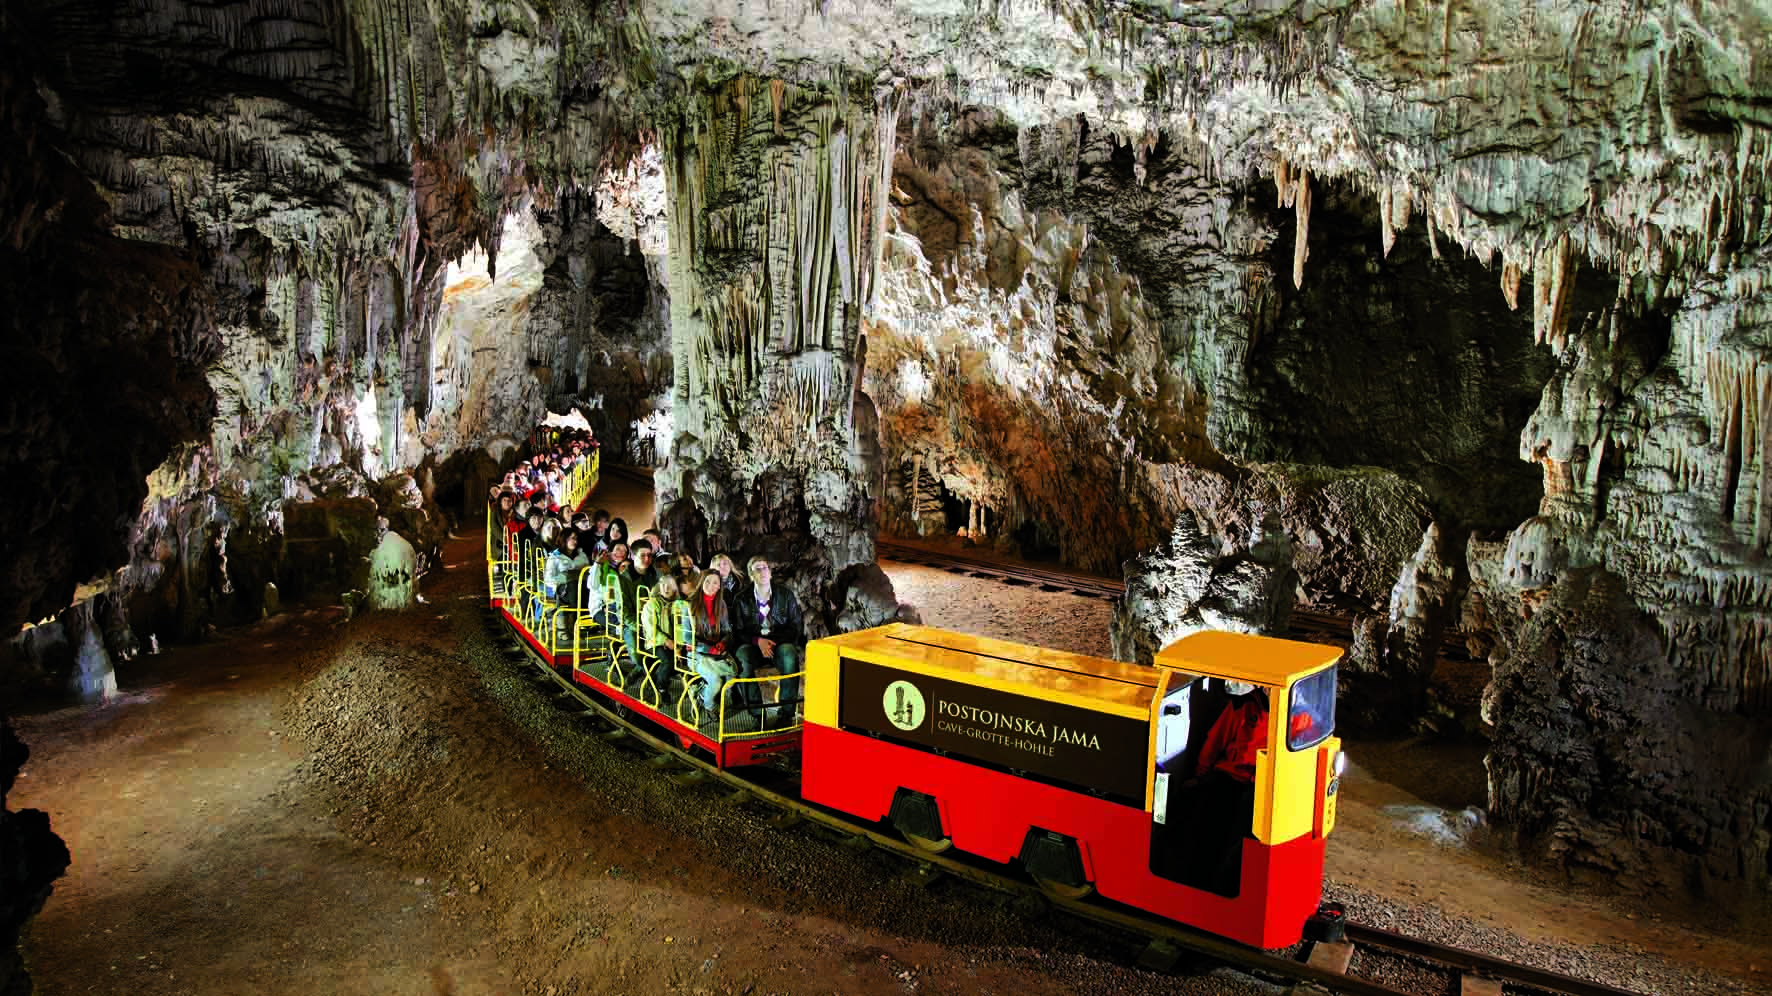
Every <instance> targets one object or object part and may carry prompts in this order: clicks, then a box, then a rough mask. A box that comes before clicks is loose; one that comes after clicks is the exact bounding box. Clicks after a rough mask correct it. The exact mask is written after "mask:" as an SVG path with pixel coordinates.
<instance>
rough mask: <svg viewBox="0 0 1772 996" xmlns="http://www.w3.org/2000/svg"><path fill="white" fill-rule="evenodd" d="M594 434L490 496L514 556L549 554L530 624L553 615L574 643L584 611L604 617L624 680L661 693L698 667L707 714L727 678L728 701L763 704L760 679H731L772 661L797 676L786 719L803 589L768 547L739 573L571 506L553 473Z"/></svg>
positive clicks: (522, 468) (785, 690)
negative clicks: (684, 620) (784, 581)
mask: <svg viewBox="0 0 1772 996" xmlns="http://www.w3.org/2000/svg"><path fill="white" fill-rule="evenodd" d="M587 443H588V445H586V444H587ZM595 445H596V444H595V443H590V442H588V440H581V439H576V438H573V437H570V436H568V437H566V438H565V439H564V440H563V442H562V445H560V446H558V447H556V448H555V449H553V450H550V451H549V452H547V453H545V454H542V455H537V456H533V457H531V458H530V459H529V460H526V461H524V462H522V463H520V464H518V465H517V467H516V469H515V470H513V471H512V472H511V473H510V474H508V475H506V478H505V481H504V484H503V485H502V486H500V487H498V488H495V491H496V493H495V494H493V495H492V496H491V498H492V501H493V503H494V512H493V514H494V517H495V519H497V520H498V521H500V522H502V523H503V524H504V528H505V530H506V532H505V537H504V543H505V546H504V549H505V558H504V559H505V560H506V561H507V562H510V563H514V564H519V565H523V564H531V563H533V562H534V560H535V559H537V551H542V552H544V553H545V560H544V561H543V566H542V569H541V571H540V586H539V588H540V591H539V595H540V597H537V598H533V599H530V600H529V601H528V602H527V603H526V604H524V605H522V606H520V607H519V610H520V611H524V612H527V614H528V615H527V621H528V623H529V625H530V628H531V630H532V631H533V632H536V633H538V634H540V633H541V632H542V631H543V628H544V627H545V626H546V625H547V623H548V620H549V619H550V618H551V619H552V620H553V625H554V627H555V631H556V645H557V646H558V645H562V644H564V645H566V646H571V645H572V641H573V640H575V639H578V636H577V626H578V621H579V620H580V619H588V620H591V621H594V622H595V623H596V625H598V626H599V627H601V629H602V633H603V636H604V637H605V639H609V638H613V637H615V636H617V635H619V637H620V645H619V647H616V646H615V644H614V643H610V644H609V646H610V647H611V652H610V656H611V660H610V661H609V665H610V667H611V668H620V669H622V670H621V676H622V678H623V679H624V681H628V682H634V681H640V687H641V688H642V689H645V688H647V687H648V686H649V687H650V688H651V689H656V692H654V693H652V694H654V695H656V696H658V697H660V698H661V699H662V697H663V696H664V695H665V694H666V689H667V688H668V687H669V684H670V681H671V679H672V676H673V675H676V674H679V673H680V672H681V671H684V670H686V671H689V672H692V673H693V674H695V675H698V676H699V677H700V678H701V679H702V684H701V686H700V697H699V704H700V706H701V710H702V713H703V715H704V716H711V715H713V714H717V711H718V705H719V700H720V696H721V694H722V693H724V692H728V690H729V686H730V695H731V697H730V699H729V701H728V708H729V712H730V711H732V710H733V709H736V710H738V712H739V713H740V714H748V713H757V714H760V713H761V710H762V707H763V705H764V703H763V701H762V694H761V690H760V689H761V687H762V686H760V685H759V684H756V683H738V684H736V685H734V684H733V681H734V679H736V678H753V677H757V676H758V675H759V673H760V672H761V673H764V674H767V671H766V670H765V669H770V668H773V669H774V670H775V671H776V672H777V673H779V674H781V675H787V676H791V677H785V678H783V680H782V681H781V682H780V685H781V694H780V697H779V707H778V708H779V709H780V710H781V713H780V714H779V715H778V716H776V718H775V720H773V721H772V722H771V725H783V724H784V723H785V722H786V721H787V720H788V719H790V718H791V717H792V714H793V713H794V712H795V711H796V709H795V703H797V702H798V699H799V684H800V681H799V677H798V675H799V674H800V671H801V669H802V667H803V662H804V659H805V658H804V653H805V644H806V636H805V627H804V624H803V619H802V616H801V613H800V605H799V602H798V600H796V599H795V597H794V593H793V592H792V591H789V590H788V589H787V588H786V587H782V588H776V587H775V578H774V577H773V576H772V570H771V565H770V563H769V560H768V558H766V557H763V556H755V557H751V558H750V560H749V561H747V562H746V564H745V568H744V570H743V571H742V572H741V571H739V570H738V568H737V565H736V564H735V563H734V561H733V559H732V557H730V556H729V555H727V554H725V553H716V554H714V556H713V557H712V558H710V559H709V562H708V564H707V565H706V566H705V568H704V567H702V566H698V565H697V564H696V563H695V559H694V558H693V557H692V556H690V555H689V554H688V553H685V552H678V553H675V554H673V553H671V552H669V551H668V550H666V548H665V544H664V538H663V536H662V535H660V533H659V532H658V531H657V530H655V529H648V530H645V531H644V532H642V533H641V534H640V535H639V536H638V537H631V536H629V534H628V527H627V523H626V522H624V521H622V520H621V519H619V518H612V517H611V516H610V514H609V512H608V511H606V510H604V509H597V510H596V511H595V512H592V513H590V514H586V513H584V512H580V511H575V510H573V509H571V508H566V507H562V506H561V504H560V501H559V494H558V492H557V491H556V490H555V482H557V481H558V480H560V479H561V477H562V476H563V475H564V474H565V473H566V472H567V471H569V470H570V469H571V467H572V466H573V464H574V462H576V460H579V459H586V458H587V454H588V453H589V452H590V450H591V449H594V447H595ZM575 447H576V448H575ZM518 570H519V571H521V570H523V568H521V567H519V568H518ZM507 590H509V589H508V588H507ZM648 602H650V603H651V607H652V611H651V612H650V613H648V612H647V611H646V609H647V603H648ZM679 606H687V608H688V610H689V612H688V615H689V616H690V617H691V618H692V619H693V635H690V634H688V633H682V634H680V633H679V632H678V622H677V620H678V619H679V617H680V616H681V615H682V614H683V609H682V608H680V607H679ZM680 636H687V637H688V639H681V638H680ZM642 676H643V678H644V680H643V681H641V678H642ZM654 704H658V703H656V702H655V703H654Z"/></svg>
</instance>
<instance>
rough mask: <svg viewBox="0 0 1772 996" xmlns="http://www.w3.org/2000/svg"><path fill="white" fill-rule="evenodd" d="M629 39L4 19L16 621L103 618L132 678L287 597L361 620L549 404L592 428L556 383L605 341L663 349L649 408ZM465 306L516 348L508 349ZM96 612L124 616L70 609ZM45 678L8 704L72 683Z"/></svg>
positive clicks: (642, 389) (316, 1) (239, 11)
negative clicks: (362, 602) (493, 304)
mask: <svg viewBox="0 0 1772 996" xmlns="http://www.w3.org/2000/svg"><path fill="white" fill-rule="evenodd" d="M626 23H627V15H625V14H620V13H616V14H609V15H606V16H603V17H601V18H598V17H594V16H593V15H592V14H591V13H590V12H588V11H583V10H578V9H571V10H559V11H548V12H546V15H545V16H544V14H543V13H540V12H538V10H537V9H536V8H534V7H531V6H529V5H527V4H524V3H521V2H507V0H501V2H497V3H480V2H471V3H470V2H460V3H443V4H429V5H410V4H404V3H394V4H368V3H356V4H353V3H342V2H328V0H301V2H296V3H289V4H279V3H265V2H261V0H239V2H225V3H219V4H186V3H183V2H181V0H164V2H159V0H156V2H153V3H145V4H134V5H126V6H122V7H117V6H112V7H106V8H103V9H100V10H94V9H91V8H90V7H89V6H87V5H79V4H71V3H60V2H53V0H52V2H49V3H42V4H37V3H32V4H24V3H16V2H8V3H6V4H5V5H4V7H3V8H0V25H3V26H4V28H5V31H4V34H5V35H6V39H7V44H8V52H9V54H10V55H15V56H16V58H9V59H8V62H7V66H6V72H7V76H6V81H5V83H4V85H5V87H6V94H7V100H6V107H7V109H8V110H7V115H8V117H7V124H6V127H7V128H8V129H9V133H10V135H11V136H12V138H10V139H9V141H8V144H7V147H6V153H5V155H6V157H7V162H8V164H9V165H10V167H11V168H9V169H8V170H7V173H6V175H5V176H4V177H0V196H3V197H4V198H5V199H6V201H7V203H9V204H11V205H14V206H15V207H16V208H17V209H18V210H17V211H16V213H15V214H13V215H10V216H12V217H16V218H17V219H18V226H17V231H16V235H17V238H16V239H14V240H13V242H12V244H11V245H9V246H8V247H7V251H10V252H15V253H18V254H20V257H19V263H18V265H15V266H11V267H8V271H7V274H6V276H5V277H4V278H0V279H4V280H5V281H6V286H5V295H4V296H5V298H6V299H7V301H8V302H9V304H11V303H12V302H17V305H16V307H10V308H9V313H10V314H11V315H12V316H13V319H11V320H12V321H13V322H14V324H13V325H12V326H11V327H10V328H9V330H8V334H7V344H8V346H7V350H8V356H9V357H10V358H11V359H12V360H13V361H14V362H10V363H9V364H7V371H6V376H9V377H10V376H17V377H18V378H19V379H18V383H17V385H16V390H14V391H11V392H10V393H11V396H13V397H15V398H17V399H18V400H19V402H20V406H19V408H18V416H19V417H18V418H17V419H16V420H15V423H16V424H15V426H14V430H15V431H17V432H19V433H20V434H21V436H20V445H19V446H17V447H9V453H16V454H18V455H19V456H20V457H21V458H22V459H24V460H25V461H26V465H27V466H28V467H29V470H28V475H29V476H35V477H38V478H40V479H41V480H42V481H43V482H44V483H43V490H42V491H41V492H40V493H38V494H35V495H31V494H28V493H26V492H24V491H22V490H15V491H14V492H12V493H11V494H12V499H13V500H17V501H24V502H27V503H28V504H29V506H30V508H29V509H27V508H25V507H20V508H18V509H16V510H14V512H15V514H13V515H11V516H9V517H8V522H9V523H15V524H17V526H16V527H15V526H9V527H8V530H9V532H8V533H7V536H6V538H5V540H4V542H5V543H6V551H7V552H8V554H9V557H8V563H9V575H8V576H9V578H12V579H13V584H14V586H13V587H9V589H8V591H7V593H6V594H7V605H8V609H7V611H8V612H9V613H15V614H16V616H17V619H18V620H20V621H22V620H33V621H35V620H40V619H43V618H45V617H47V616H51V615H55V614H56V613H58V612H60V613H61V619H60V622H59V623H58V624H57V626H58V628H59V629H60V630H61V631H62V633H63V635H64V637H65V638H66V640H67V641H68V642H69V643H70V644H71V645H72V646H76V647H77V646H79V645H81V643H82V642H83V640H84V635H83V633H84V630H83V627H86V626H87V623H86V622H85V620H88V619H95V620H98V619H102V620H105V621H106V624H105V625H104V626H103V627H102V630H101V631H100V632H99V635H100V637H101V638H102V646H103V647H104V648H105V651H106V653H107V654H109V655H110V656H112V657H115V658H119V659H121V658H127V657H129V656H131V655H132V654H133V653H135V652H136V650H137V649H138V647H140V646H145V645H146V644H147V643H148V642H149V636H150V635H153V636H157V638H158V639H159V640H161V641H167V640H175V639H180V638H193V637H197V636H200V635H201V634H202V633H203V632H205V631H206V629H207V628H208V627H210V626H213V625H225V624H228V623H230V622H237V621H243V620H247V619H252V618H256V617H257V616H258V614H259V613H260V612H261V611H262V608H263V601H264V598H265V596H266V594H267V592H266V589H265V584H266V583H267V582H275V583H276V584H278V585H279V586H280V587H281V588H282V589H283V593H284V594H285V595H286V596H287V595H290V594H294V595H306V594H319V595H330V596H336V594H337V593H338V592H339V591H341V590H345V589H349V588H352V587H360V586H361V583H362V581H363V580H364V579H363V578H362V577H361V576H360V575H361V574H362V571H361V570H359V569H357V568H356V567H354V566H351V565H353V564H355V563H356V561H357V559H358V555H359V554H363V553H367V548H366V547H365V544H368V545H373V543H374V534H375V520H376V518H377V517H378V516H380V517H385V518H388V519H390V520H391V522H392V525H393V527H394V528H395V529H396V530H398V531H401V532H403V533H405V534H406V535H408V536H410V537H411V538H412V539H413V541H414V542H415V544H417V545H418V547H419V549H420V551H421V553H422V552H426V551H428V550H430V548H431V547H433V546H434V545H435V543H436V542H437V541H438V540H439V539H440V538H441V536H442V535H443V532H444V531H445V530H446V528H447V521H446V515H452V514H460V513H461V512H462V510H463V509H464V507H471V508H472V509H477V508H478V506H477V505H475V504H473V503H470V502H466V501H465V498H466V495H467V492H468V491H470V490H473V488H471V487H470V484H472V485H473V487H477V488H480V489H483V487H484V483H483V482H484V481H485V480H487V479H488V478H489V477H490V476H491V475H492V474H493V473H495V472H496V470H497V465H498V463H499V461H500V460H502V459H505V458H507V457H508V454H509V452H510V449H511V446H512V445H513V443H514V442H515V441H517V440H520V439H522V438H523V437H524V436H525V435H526V434H527V431H528V428H529V425H530V423H531V422H532V421H533V418H534V417H535V416H536V415H538V414H539V412H540V411H541V410H542V409H543V408H545V407H546V406H547V405H549V404H554V405H557V406H565V405H569V404H571V403H572V402H573V401H574V400H581V401H586V402H592V403H594V401H595V399H594V398H578V397H577V396H576V393H575V391H574V390H573V388H574V384H573V383H572V377H563V376H562V373H563V372H564V371H566V370H568V369H571V370H572V371H573V376H574V377H576V382H577V385H578V386H582V385H583V384H585V382H586V381H587V380H588V379H589V377H588V370H587V367H588V366H589V365H590V364H591V363H592V362H594V360H600V359H601V355H600V354H593V351H592V348H591V347H592V345H593V343H591V342H589V341H588V340H589V339H590V338H591V337H594V336H596V335H599V334H604V333H602V332H599V331H597V330H599V329H603V328H605V327H607V329H608V332H607V334H609V335H612V336H614V337H616V338H617V339H623V340H626V339H634V338H636V335H637V338H638V341H640V342H641V345H640V346H639V347H638V352H639V354H641V355H642V357H643V359H642V361H641V362H640V363H639V369H640V370H641V371H642V373H643V374H644V377H643V378H642V380H643V381H644V383H642V384H641V385H639V387H638V389H637V391H636V394H637V395H638V397H637V398H635V399H632V400H630V401H628V402H625V403H626V404H629V405H630V406H632V407H639V406H640V405H641V404H643V403H644V399H648V398H651V397H653V396H655V395H657V394H658V393H659V390H660V387H659V383H658V382H659V381H660V380H661V378H663V379H668V374H661V363H660V362H659V360H658V359H657V357H658V355H659V354H660V353H661V352H662V347H660V346H659V345H658V344H657V343H658V340H660V339H661V338H662V331H661V330H660V327H659V325H658V323H657V321H656V319H654V320H653V321H652V322H651V324H649V325H648V324H647V323H646V322H644V321H643V320H642V319H643V317H644V315H645V313H646V312H647V310H648V309H649V308H651V309H653V310H656V307H657V306H656V302H655V301H654V300H653V297H652V294H651V292H650V291H649V289H648V287H647V280H646V275H645V271H644V268H643V267H641V268H639V270H638V271H637V272H636V271H635V269H634V268H633V267H632V266H630V265H628V261H627V260H626V259H625V258H624V257H623V256H622V254H621V253H620V252H619V251H618V248H617V247H618V246H619V245H620V240H618V239H616V238H614V237H613V236H610V235H609V234H608V233H607V232H606V231H603V230H601V229H600V228H598V226H597V223H596V220H595V209H594V201H595V197H594V195H593V193H592V190H593V189H594V187H595V186H596V184H597V182H598V179H599V176H600V170H602V168H603V166H604V153H605V152H609V153H610V154H611V157H612V158H613V159H614V160H616V161H621V159H622V158H623V156H624V155H625V154H626V152H628V151H629V150H630V145H629V144H628V142H629V139H628V138H627V137H625V136H628V135H629V134H631V132H629V131H626V130H624V128H625V127H626V126H625V125H622V124H619V123H617V122H616V121H615V118H614V116H613V115H611V114H610V113H608V110H607V108H608V104H607V101H609V100H610V99H612V98H619V96H620V95H621V94H623V93H624V92H626V90H627V88H628V87H629V86H630V84H631V83H632V82H633V81H632V80H631V79H630V77H629V75H628V73H629V71H630V69H631V68H632V67H633V65H634V62H633V60H630V59H625V58H623V57H622V56H621V55H620V53H621V52H622V51H624V50H625V49H624V46H625V43H624V42H620V41H611V38H612V37H613V36H619V35H620V34H621V32H622V30H623V25H625V24H626ZM630 30H631V29H630ZM612 53H613V54H612ZM640 72H641V73H642V74H643V73H644V70H643V69H642V70H640ZM33 219H35V220H33ZM507 228H509V229H510V230H512V231H518V232H520V233H521V234H522V236H523V237H522V239H521V240H520V241H521V242H522V243H523V246H522V248H523V251H521V252H517V253H502V252H501V245H500V241H501V236H502V235H503V234H504V233H505V231H506V230H507ZM39 236H41V237H39ZM501 256H511V257H513V262H511V264H510V265H509V268H508V269H509V272H507V273H505V274H499V273H498V272H497V267H498V263H499V261H500V258H501ZM476 265H477V266H478V267H479V272H478V274H477V276H475V275H473V274H469V275H468V276H466V277H463V278H462V279H459V280H457V281H456V283H457V286H456V287H455V288H453V290H454V291H455V292H456V293H454V294H451V293H449V292H448V291H449V290H450V289H451V288H446V287H445V284H446V283H447V282H448V281H449V278H450V277H451V276H452V273H451V271H452V270H457V271H461V270H473V269H474V267H475V266H476ZM548 274H551V277H547V276H546V275H548ZM457 275H459V274H457ZM544 277H546V279H544ZM474 280H478V281H481V282H483V283H484V284H485V285H486V288H487V293H488V294H490V295H491V297H493V298H497V299H498V300H500V301H502V302H503V303H505V304H507V305H509V306H510V309H511V317H513V318H516V319H518V320H516V321H513V322H510V323H506V324H504V325H503V326H500V325H499V323H498V322H494V321H486V320H483V319H485V318H486V317H487V316H486V315H485V314H484V313H483V311H481V310H479V309H478V305H476V304H475V303H474V302H472V301H469V300H467V299H468V298H469V297H471V296H472V295H470V294H468V293H467V291H468V290H470V289H477V288H472V287H470V286H469V285H470V284H472V283H473V281H474ZM636 282H637V286H638V290H637V291H636V290H634V289H633V287H634V285H635V284H636ZM44 288H50V289H51V292H50V293H47V294H45V293H42V290H43V289H44ZM587 288H588V289H587ZM482 303H483V302H482ZM532 313H534V314H540V315H542V316H544V317H543V318H542V320H540V321H537V322H535V323H533V324H534V325H535V328H534V329H533V330H531V329H529V327H528V326H529V325H530V324H531V323H530V322H529V321H528V317H529V316H530V315H531V314H532ZM569 325H570V326H574V327H573V328H571V329H570V330H569V331H570V332H571V335H569V336H563V335H561V334H559V333H560V332H561V330H562V329H563V328H565V327H566V326H569ZM636 326H643V328H642V329H641V331H640V332H638V333H635V332H634V328H635V327H636ZM501 329H502V331H504V332H512V331H515V332H516V333H517V334H515V335H503V334H498V333H499V331H500V330H501ZM567 354H570V355H567ZM645 357H650V359H646V358H645ZM27 440H28V442H27ZM10 479H18V477H17V476H16V475H11V476H10ZM439 498H444V499H447V504H448V508H447V509H445V508H442V507H440V506H439V505H438V504H437V501H438V499H439ZM15 528H16V529H18V530H19V531H18V533H16V534H15V533H13V532H12V531H11V530H13V529H15ZM360 547H362V548H363V549H359V548H360ZM15 548H16V549H15ZM119 568H121V569H120V570H119ZM76 585H82V587H81V588H80V595H81V597H82V598H86V597H91V596H92V595H93V594H95V593H97V592H107V593H108V594H107V595H106V597H107V598H108V599H109V600H110V605H109V606H107V607H105V608H103V609H102V610H101V611H98V612H91V611H82V612H78V613H74V612H73V610H67V611H63V610H64V609H67V607H68V606H69V604H70V602H72V601H73V600H74V597H73V596H74V595H75V590H74V589H75V586H76ZM70 613H72V614H70ZM9 618H11V617H10V616H9ZM119 619H122V620H125V621H123V622H122V623H121V624H120V625H119V624H116V623H117V620H119ZM15 628H16V626H15ZM39 642H43V641H39ZM8 649H9V651H12V652H19V651H21V648H20V647H18V646H13V647H9V648H8ZM39 649H40V648H39ZM23 650H25V651H28V652H24V653H22V656H23V658H25V659H24V660H23V661H22V662H21V663H22V664H23V669H22V670H19V671H14V670H13V669H9V668H5V667H0V672H4V673H0V683H6V682H7V681H8V680H9V679H12V678H18V677H21V676H22V678H23V679H24V680H25V681H26V683H27V684H36V685H44V684H47V685H48V686H56V685H58V684H59V683H60V682H61V681H63V680H64V679H65V678H66V677H67V676H66V675H64V674H58V673H54V672H55V671H56V670H57V669H56V668H49V669H45V668H43V667H41V666H40V665H41V661H43V660H45V659H60V656H58V653H56V652H52V653H50V654H48V655H47V657H45V656H44V655H41V654H35V656H33V654H34V653H35V652H34V651H30V648H23ZM0 656H5V655H4V654H0ZM14 656H15V657H17V656H21V655H20V654H18V653H15V654H14Z"/></svg>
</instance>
